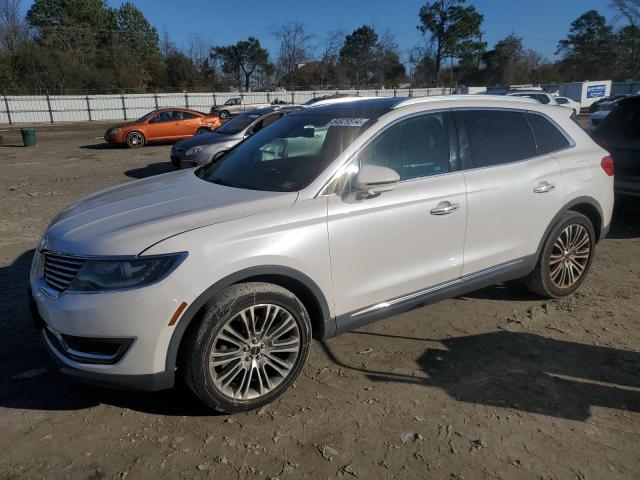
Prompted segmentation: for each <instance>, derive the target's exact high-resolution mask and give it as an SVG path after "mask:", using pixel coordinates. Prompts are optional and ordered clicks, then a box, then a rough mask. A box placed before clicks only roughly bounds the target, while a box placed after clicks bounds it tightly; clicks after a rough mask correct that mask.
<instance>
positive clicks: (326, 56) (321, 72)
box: [312, 30, 344, 88]
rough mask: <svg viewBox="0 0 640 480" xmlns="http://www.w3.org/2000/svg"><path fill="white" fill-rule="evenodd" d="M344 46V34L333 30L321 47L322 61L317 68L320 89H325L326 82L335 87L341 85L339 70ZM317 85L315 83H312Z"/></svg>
mask: <svg viewBox="0 0 640 480" xmlns="http://www.w3.org/2000/svg"><path fill="white" fill-rule="evenodd" d="M343 44H344V32H343V31H342V30H332V31H330V32H329V33H328V34H327V36H326V37H325V38H324V40H323V41H322V43H321V44H320V46H319V50H320V60H319V66H318V68H317V73H318V77H319V78H318V80H319V83H318V85H319V87H320V88H323V87H324V85H325V82H326V81H327V80H328V81H329V83H332V82H333V85H340V84H341V83H342V82H340V81H339V80H338V77H339V73H341V72H339V71H338V68H337V64H338V59H339V57H340V48H341V45H343ZM312 83H315V82H312Z"/></svg>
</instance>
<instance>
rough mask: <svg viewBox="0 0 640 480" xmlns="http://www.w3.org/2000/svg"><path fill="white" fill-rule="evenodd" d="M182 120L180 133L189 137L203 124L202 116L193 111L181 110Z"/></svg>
mask: <svg viewBox="0 0 640 480" xmlns="http://www.w3.org/2000/svg"><path fill="white" fill-rule="evenodd" d="M180 113H182V122H181V123H180V135H181V136H182V137H190V136H192V135H195V133H196V130H198V128H200V127H202V126H203V122H202V117H200V116H199V115H197V114H195V113H193V112H186V111H182V112H180Z"/></svg>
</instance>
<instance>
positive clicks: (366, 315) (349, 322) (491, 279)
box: [336, 255, 536, 335]
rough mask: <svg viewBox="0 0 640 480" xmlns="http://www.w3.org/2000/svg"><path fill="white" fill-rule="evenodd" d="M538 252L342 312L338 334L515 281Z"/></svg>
mask: <svg viewBox="0 0 640 480" xmlns="http://www.w3.org/2000/svg"><path fill="white" fill-rule="evenodd" d="M535 259H536V255H531V256H528V257H523V258H519V259H517V260H513V261H510V262H506V263H502V264H500V265H496V266H495V267H491V268H487V269H486V270H481V271H479V272H475V273H471V274H469V275H465V276H464V277H461V278H458V279H456V280H452V281H449V282H445V283H441V284H438V285H434V286H433V287H429V288H427V289H424V290H419V291H417V292H414V293H410V294H408V295H404V296H402V297H397V298H394V299H391V300H387V301H385V302H381V303H378V304H375V305H372V306H370V307H367V308H364V309H362V310H357V311H355V312H349V313H346V314H343V315H339V316H338V317H337V318H336V323H337V331H336V335H338V334H340V333H344V332H348V331H350V330H354V329H356V328H358V327H362V326H364V325H367V324H369V323H372V322H376V321H378V320H382V319H383V318H388V317H390V316H393V315H397V314H399V313H403V312H406V311H408V310H412V309H413V308H416V307H419V306H423V305H427V304H430V303H434V302H437V301H440V300H445V299H447V298H453V297H456V296H458V295H462V294H464V293H469V292H472V291H474V290H478V289H481V288H484V287H488V286H490V285H493V284H496V283H500V282H506V281H508V280H515V279H517V278H522V277H524V276H526V275H528V274H529V273H530V272H531V271H532V270H533V268H534V266H535Z"/></svg>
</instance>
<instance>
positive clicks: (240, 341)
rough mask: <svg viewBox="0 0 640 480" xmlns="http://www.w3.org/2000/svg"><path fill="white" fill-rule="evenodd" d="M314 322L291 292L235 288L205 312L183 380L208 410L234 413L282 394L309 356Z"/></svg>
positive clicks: (190, 345) (255, 285)
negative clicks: (209, 408) (312, 323)
mask: <svg viewBox="0 0 640 480" xmlns="http://www.w3.org/2000/svg"><path fill="white" fill-rule="evenodd" d="M310 341H311V322H310V320H309V315H308V314H307V311H306V309H305V308H304V305H303V304H302V303H301V302H300V300H299V299H298V298H297V297H296V296H295V295H293V294H292V293H291V292H290V291H288V290H286V289H284V288H282V287H279V286H277V285H272V284H268V283H256V282H251V283H244V284H238V285H232V286H231V287H229V288H227V289H225V290H224V291H223V292H222V293H221V294H220V295H218V296H217V297H215V298H214V299H212V300H211V301H210V302H209V303H208V304H207V305H206V306H205V307H204V309H203V313H202V319H201V323H200V324H199V326H198V327H197V329H196V330H195V331H194V332H193V334H192V336H191V338H190V339H189V340H188V342H189V343H188V345H187V352H186V356H185V362H184V363H185V365H184V372H183V373H184V376H185V379H186V382H187V384H188V385H189V386H190V387H191V389H192V390H193V391H194V393H195V394H196V395H197V396H198V398H200V400H201V401H202V402H203V403H204V404H205V405H207V406H209V407H211V408H214V409H216V410H219V411H223V412H228V413H236V412H244V411H247V410H252V409H255V408H259V407H260V406H262V405H265V404H267V403H269V402H271V401H273V400H274V399H276V398H277V397H279V396H280V395H282V394H283V393H284V392H285V391H286V390H287V389H288V388H289V386H290V385H291V384H292V383H293V381H294V380H295V379H296V377H297V376H298V375H299V374H300V372H301V371H302V368H303V366H304V364H305V362H306V360H307V357H308V355H309V344H310Z"/></svg>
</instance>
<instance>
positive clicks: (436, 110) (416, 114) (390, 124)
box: [314, 108, 460, 198]
mask: <svg viewBox="0 0 640 480" xmlns="http://www.w3.org/2000/svg"><path fill="white" fill-rule="evenodd" d="M443 112H445V113H446V112H451V108H434V109H427V110H422V111H420V112H413V113H409V114H407V115H403V116H402V117H398V118H396V119H395V120H391V121H390V122H388V123H387V124H386V125H385V126H384V127H382V128H381V129H380V130H378V131H377V132H376V133H375V134H373V135H372V136H371V137H369V138H368V139H367V140H366V141H365V142H364V143H363V144H362V145H360V147H358V149H357V150H356V151H355V152H354V153H352V154H351V155H350V156H349V157H347V158H346V159H345V160H344V161H342V162H341V163H340V164H339V165H338V166H337V167H336V168H335V170H334V172H333V174H332V175H331V177H330V178H329V180H327V181H326V182H325V183H324V185H323V186H322V187H321V188H320V190H319V191H318V193H317V194H316V195H315V196H314V198H318V197H328V196H330V195H336V194H335V193H328V192H327V191H326V189H327V188H328V187H329V185H331V183H333V181H334V180H335V179H336V178H337V176H338V174H339V173H340V172H339V170H340V169H341V168H343V167H345V166H346V165H347V164H348V163H349V162H351V161H353V160H354V159H355V158H357V157H358V155H360V154H361V153H362V151H363V150H364V149H365V148H367V147H368V146H369V145H370V144H371V143H372V142H373V141H375V140H377V139H378V138H379V137H380V136H381V135H382V134H383V133H384V132H386V131H387V130H388V129H389V128H391V127H393V126H395V125H396V124H398V123H400V122H403V121H405V120H408V119H411V118H414V117H420V116H424V115H429V114H432V113H443ZM456 136H457V134H456ZM449 161H451V159H449ZM451 173H460V170H455V171H449V172H443V173H439V174H437V175H427V176H424V177H414V178H408V179H406V180H400V182H399V183H405V182H410V181H414V180H424V179H425V178H431V177H436V176H442V175H449V174H451Z"/></svg>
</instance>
